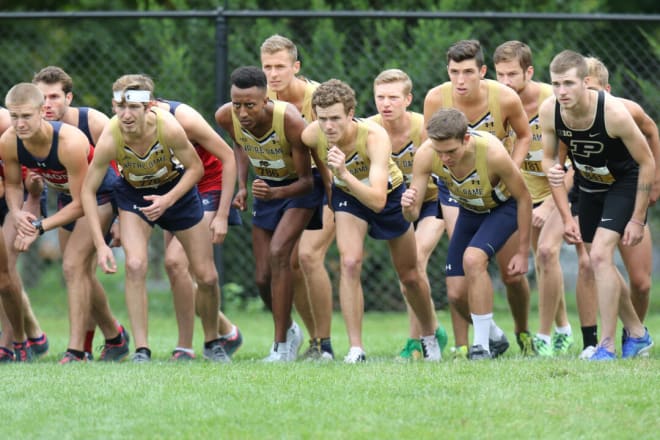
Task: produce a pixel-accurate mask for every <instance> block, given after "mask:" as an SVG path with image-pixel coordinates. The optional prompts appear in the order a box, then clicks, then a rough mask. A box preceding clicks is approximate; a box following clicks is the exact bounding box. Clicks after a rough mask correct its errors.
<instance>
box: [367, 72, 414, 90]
mask: <svg viewBox="0 0 660 440" xmlns="http://www.w3.org/2000/svg"><path fill="white" fill-rule="evenodd" d="M396 82H401V83H403V94H404V95H409V94H410V93H411V92H412V86H413V84H412V80H411V79H410V77H409V76H408V74H407V73H406V72H404V71H403V70H401V69H387V70H383V71H382V72H380V73H379V74H378V76H377V77H376V79H374V87H376V86H377V85H380V84H392V83H396Z"/></svg>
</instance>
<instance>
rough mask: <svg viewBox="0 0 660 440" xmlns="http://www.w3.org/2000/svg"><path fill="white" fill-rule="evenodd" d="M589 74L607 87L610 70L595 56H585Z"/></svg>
mask: <svg viewBox="0 0 660 440" xmlns="http://www.w3.org/2000/svg"><path fill="white" fill-rule="evenodd" d="M585 59H586V60H587V67H588V68H589V76H590V77H591V78H593V79H595V80H596V81H598V83H599V84H600V86H601V87H607V85H608V84H609V83H610V72H608V70H607V67H605V64H603V62H602V61H601V60H599V59H598V58H596V57H586V58H585Z"/></svg>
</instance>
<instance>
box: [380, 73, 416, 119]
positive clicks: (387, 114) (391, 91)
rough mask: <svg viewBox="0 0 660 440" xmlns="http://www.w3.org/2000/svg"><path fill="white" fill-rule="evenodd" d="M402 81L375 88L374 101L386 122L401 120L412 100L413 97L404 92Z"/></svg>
mask: <svg viewBox="0 0 660 440" xmlns="http://www.w3.org/2000/svg"><path fill="white" fill-rule="evenodd" d="M403 87H404V85H403V83H402V82H401V81H398V82H393V83H385V84H378V85H376V86H374V99H375V101H376V109H378V113H379V114H380V115H381V117H382V118H383V120H385V121H393V120H397V119H399V118H401V117H402V116H403V115H404V114H405V112H406V109H407V108H408V106H409V105H410V101H411V100H412V95H411V94H410V93H408V94H407V95H406V94H405V93H404V92H403Z"/></svg>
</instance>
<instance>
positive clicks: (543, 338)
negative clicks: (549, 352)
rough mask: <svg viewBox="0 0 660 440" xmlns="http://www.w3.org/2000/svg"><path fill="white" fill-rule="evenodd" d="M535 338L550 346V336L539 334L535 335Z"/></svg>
mask: <svg viewBox="0 0 660 440" xmlns="http://www.w3.org/2000/svg"><path fill="white" fill-rule="evenodd" d="M536 337H537V338H539V339H541V340H543V341H545V343H546V344H550V343H551V342H552V338H550V335H544V334H541V333H537V334H536Z"/></svg>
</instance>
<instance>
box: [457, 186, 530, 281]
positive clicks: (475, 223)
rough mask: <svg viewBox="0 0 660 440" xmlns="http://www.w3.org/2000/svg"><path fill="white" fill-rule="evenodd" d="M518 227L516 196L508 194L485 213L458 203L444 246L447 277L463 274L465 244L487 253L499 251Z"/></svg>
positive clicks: (493, 253) (492, 253)
mask: <svg viewBox="0 0 660 440" xmlns="http://www.w3.org/2000/svg"><path fill="white" fill-rule="evenodd" d="M517 229H518V209H517V204H516V200H515V199H513V198H510V199H509V200H507V201H506V202H504V203H503V204H502V205H500V206H498V207H497V208H495V209H492V210H491V211H490V212H489V213H484V214H477V213H475V212H472V211H470V210H468V209H465V208H463V207H460V208H459V209H458V218H457V219H456V226H455V228H454V234H453V235H452V236H451V241H450V242H449V249H448V250H447V265H446V266H445V270H446V272H447V274H446V276H448V277H458V276H464V275H465V272H464V271H463V253H464V252H465V249H467V248H468V247H475V248H478V249H481V250H483V251H484V252H485V253H486V255H488V257H489V258H490V257H492V256H493V255H495V254H496V253H497V251H499V250H500V249H501V248H502V246H504V243H506V241H507V240H508V239H509V237H511V235H513V233H514V232H516V230H517Z"/></svg>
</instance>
